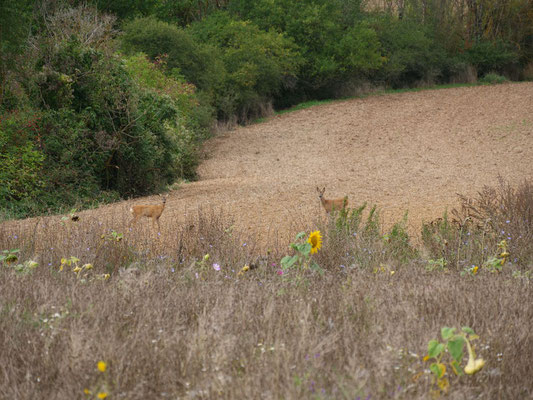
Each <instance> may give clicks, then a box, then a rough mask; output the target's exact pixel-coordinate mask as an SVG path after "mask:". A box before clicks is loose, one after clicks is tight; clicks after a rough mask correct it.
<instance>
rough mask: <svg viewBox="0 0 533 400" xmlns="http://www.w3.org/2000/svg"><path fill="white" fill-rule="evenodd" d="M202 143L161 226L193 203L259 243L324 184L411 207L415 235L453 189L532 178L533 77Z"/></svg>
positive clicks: (389, 206)
mask: <svg viewBox="0 0 533 400" xmlns="http://www.w3.org/2000/svg"><path fill="white" fill-rule="evenodd" d="M204 153H205V160H203V161H202V164H201V165H200V168H199V178H200V179H199V180H198V181H197V182H192V183H187V184H183V185H181V187H180V188H179V189H178V190H175V191H173V192H172V193H170V196H169V199H168V202H167V208H166V209H165V212H164V213H163V215H162V217H161V224H162V225H163V224H164V223H165V220H167V221H173V222H172V223H175V221H176V220H177V221H185V220H186V219H187V218H189V217H190V216H191V215H194V214H195V213H197V211H198V209H210V210H220V211H221V212H223V213H224V214H225V215H226V216H229V217H230V218H232V219H234V221H235V225H236V227H238V228H240V229H242V230H244V231H245V232H247V233H250V234H254V235H258V236H259V238H260V240H261V241H263V242H265V243H266V242H269V241H270V240H272V239H274V238H275V237H277V238H278V239H279V238H280V237H285V236H286V235H287V234H288V233H289V232H290V234H291V235H292V233H293V232H294V231H295V230H298V229H299V226H306V225H309V224H312V223H313V222H314V221H317V219H318V218H322V217H323V216H324V215H325V212H324V210H323V209H321V207H320V203H319V199H318V196H317V192H316V187H317V186H320V187H326V193H325V197H326V198H336V197H343V196H345V195H347V196H348V198H349V202H350V205H351V206H357V205H360V204H362V203H363V202H367V203H368V204H376V205H377V206H378V208H379V209H380V210H381V220H382V222H383V224H384V225H385V226H387V225H389V224H391V223H393V222H396V221H398V220H400V219H401V217H402V216H403V215H404V213H405V212H406V211H408V226H409V230H410V231H411V232H412V233H415V234H416V233H418V232H419V228H420V225H421V222H423V221H429V220H431V219H434V218H437V217H440V216H442V214H443V212H444V211H445V210H446V209H451V208H453V207H454V206H456V205H457V203H458V202H457V194H464V195H475V194H476V193H477V191H479V190H480V189H481V188H482V187H483V186H484V185H492V186H494V185H496V184H497V177H498V176H501V177H503V178H504V179H506V180H508V181H510V182H511V183H517V182H520V181H522V180H523V179H524V178H533V168H532V166H533V83H532V82H529V83H519V84H503V85H497V86H477V87H462V88H453V89H440V90H424V91H419V92H406V93H397V94H387V95H376V96H370V97H367V98H362V99H353V100H347V101H339V102H333V103H329V104H325V105H320V106H314V107H311V108H308V109H305V110H300V111H295V112H291V113H286V114H282V115H278V116H275V117H272V118H270V119H268V120H267V121H266V122H263V123H259V124H254V125H250V126H246V127H239V128H237V129H235V130H232V131H228V132H225V133H222V134H219V135H218V136H217V137H215V138H214V139H212V140H210V141H209V142H208V143H206V145H205V148H204ZM157 201H158V200H157V199H156V198H155V197H152V198H149V199H137V200H135V201H133V202H131V201H130V202H127V204H124V203H118V204H115V205H110V206H106V207H102V208H101V209H99V210H92V211H88V213H91V214H93V215H94V213H98V212H102V213H109V212H112V213H115V212H127V208H128V207H129V205H130V204H131V203H136V204H138V203H150V202H154V203H156V202H157ZM126 206H127V207H126ZM171 217H172V218H171ZM146 222H147V223H148V221H146Z"/></svg>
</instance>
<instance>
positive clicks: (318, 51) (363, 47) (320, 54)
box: [229, 0, 384, 97]
mask: <svg viewBox="0 0 533 400" xmlns="http://www.w3.org/2000/svg"><path fill="white" fill-rule="evenodd" d="M229 9H230V10H231V11H232V12H233V13H235V14H237V15H239V16H240V17H241V18H243V19H250V20H252V21H253V22H254V23H256V24H257V25H258V26H259V27H260V28H261V29H265V30H267V29H272V28H274V29H276V30H277V31H278V32H283V33H284V34H285V35H286V36H287V37H289V38H291V39H292V40H293V41H294V42H295V43H296V44H297V46H298V48H299V51H300V53H301V55H302V56H303V60H304V62H303V65H302V67H301V73H300V76H299V78H300V79H299V81H298V89H299V90H304V91H311V92H314V93H316V94H317V95H319V96H320V95H322V97H324V96H328V95H331V94H332V93H333V91H334V90H335V88H336V87H337V86H338V85H342V84H344V83H346V81H347V80H350V79H357V78H361V77H363V76H366V75H367V74H369V73H371V72H372V71H374V70H376V69H377V68H379V67H380V66H381V65H382V63H383V61H384V60H383V58H382V56H381V54H380V53H381V52H380V45H379V41H378V37H377V35H376V34H375V32H374V30H373V29H371V28H370V27H368V26H367V25H366V24H365V23H364V22H363V21H362V18H361V15H362V13H361V12H360V1H349V2H340V1H325V0H305V1H297V0H259V1H255V2H253V3H250V2H245V1H235V2H232V3H231V4H230V6H229Z"/></svg>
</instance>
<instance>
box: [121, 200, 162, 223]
mask: <svg viewBox="0 0 533 400" xmlns="http://www.w3.org/2000/svg"><path fill="white" fill-rule="evenodd" d="M166 202H167V196H163V203H162V204H158V205H146V204H139V205H137V206H131V208H130V212H131V213H132V215H133V219H132V220H131V221H130V223H129V225H128V226H131V224H133V223H135V222H137V220H138V219H139V218H141V217H148V218H152V226H154V227H155V223H156V222H157V226H158V228H159V230H161V226H160V225H159V217H160V216H161V214H162V213H163V210H164V209H165V204H166Z"/></svg>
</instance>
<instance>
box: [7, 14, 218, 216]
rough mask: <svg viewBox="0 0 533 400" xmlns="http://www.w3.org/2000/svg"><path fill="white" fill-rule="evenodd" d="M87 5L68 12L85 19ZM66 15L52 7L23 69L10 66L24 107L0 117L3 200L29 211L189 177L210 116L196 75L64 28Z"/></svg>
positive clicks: (134, 192) (147, 190) (151, 187)
mask: <svg viewBox="0 0 533 400" xmlns="http://www.w3.org/2000/svg"><path fill="white" fill-rule="evenodd" d="M84 12H93V13H94V11H91V10H87V9H85V11H84ZM84 12H82V13H81V14H76V13H74V14H72V15H77V16H78V17H80V20H83V21H89V20H90V18H85V17H86V16H87V15H86V14H84ZM64 15H66V14H65V10H60V11H58V13H56V14H54V15H53V16H51V17H50V19H49V20H48V22H49V25H48V31H46V32H44V33H38V35H36V36H34V37H33V38H32V43H33V46H32V50H31V53H30V55H31V57H30V56H28V57H26V60H27V61H26V65H25V68H26V71H25V73H23V74H22V73H21V74H18V75H17V76H16V77H17V79H16V82H17V85H18V87H19V88H20V90H21V92H22V95H23V97H24V98H25V103H26V104H25V108H26V109H28V111H27V112H24V113H20V115H18V114H17V113H6V112H4V114H5V117H4V120H3V121H2V123H1V124H0V139H1V141H0V146H1V147H2V156H1V157H2V161H3V163H2V164H3V165H2V168H1V169H0V177H1V179H2V186H3V189H2V191H3V192H2V193H3V194H4V196H3V202H2V204H1V206H2V207H3V208H4V209H5V208H7V207H8V206H9V208H10V211H11V212H12V213H14V214H28V213H30V214H31V213H34V212H42V211H45V210H48V209H53V210H55V209H59V208H62V207H65V206H69V207H71V206H73V205H90V204H93V203H95V202H98V201H100V200H106V199H107V200H108V199H112V198H118V197H119V196H122V197H125V196H132V195H143V194H148V193H153V192H156V191H159V190H161V189H162V188H163V187H164V186H165V185H167V184H170V183H173V182H174V181H175V180H176V178H179V177H182V178H193V177H194V175H195V167H196V163H197V155H196V149H197V147H198V143H199V141H200V140H201V139H202V138H204V137H205V136H206V135H207V130H208V127H209V125H210V123H211V114H210V111H209V109H208V108H206V107H198V99H197V97H196V94H195V87H194V85H191V84H188V83H186V82H185V81H184V80H183V78H182V77H180V76H178V75H175V76H174V77H169V76H165V75H164V74H163V73H162V72H161V71H160V67H158V66H155V65H153V64H152V63H150V62H149V61H148V60H147V59H146V58H145V57H144V56H135V57H130V58H126V59H125V60H123V59H122V58H121V57H120V56H118V55H113V53H112V52H111V51H110V49H109V48H108V47H106V44H105V40H104V41H102V40H100V39H98V41H96V42H91V40H84V43H82V42H81V41H80V39H82V37H81V36H76V35H74V34H72V35H66V34H64V33H65V32H68V31H69V27H70V26H71V21H68V18H63V17H61V16H64ZM95 21H97V23H99V21H100V20H96V19H95ZM98 26H101V25H98ZM81 31H82V30H81V29H80V32H81ZM93 32H95V34H94V35H92V36H91V37H92V39H95V38H96V37H98V38H102V37H103V36H102V35H100V36H99V35H97V34H96V32H97V30H94V31H93ZM98 32H101V30H100V31H98ZM89 36H90V35H89ZM160 64H162V62H160ZM28 71H31V72H30V73H27V72H28ZM29 99H31V101H30V100H29ZM36 116H38V118H37V117H36ZM20 171H24V173H22V174H21V173H20Z"/></svg>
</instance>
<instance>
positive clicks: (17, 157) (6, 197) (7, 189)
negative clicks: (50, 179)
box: [0, 113, 44, 208]
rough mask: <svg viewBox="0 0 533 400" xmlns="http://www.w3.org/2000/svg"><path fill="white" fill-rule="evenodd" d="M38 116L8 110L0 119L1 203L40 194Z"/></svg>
mask: <svg viewBox="0 0 533 400" xmlns="http://www.w3.org/2000/svg"><path fill="white" fill-rule="evenodd" d="M39 120H40V116H39V115H38V114H35V113H10V114H5V115H4V117H3V118H1V119H0V207H1V208H7V207H8V206H9V205H10V204H11V203H12V202H17V201H23V200H26V199H28V198H32V197H35V196H37V195H39V193H40V191H41V189H42V188H43V186H44V182H43V180H42V178H41V177H40V173H41V171H42V168H43V161H44V154H43V153H42V151H40V150H39V149H38V148H37V146H38V145H39V144H42V143H41V138H40V137H39V136H38V135H36V133H37V132H36V126H37V124H38V123H39Z"/></svg>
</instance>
